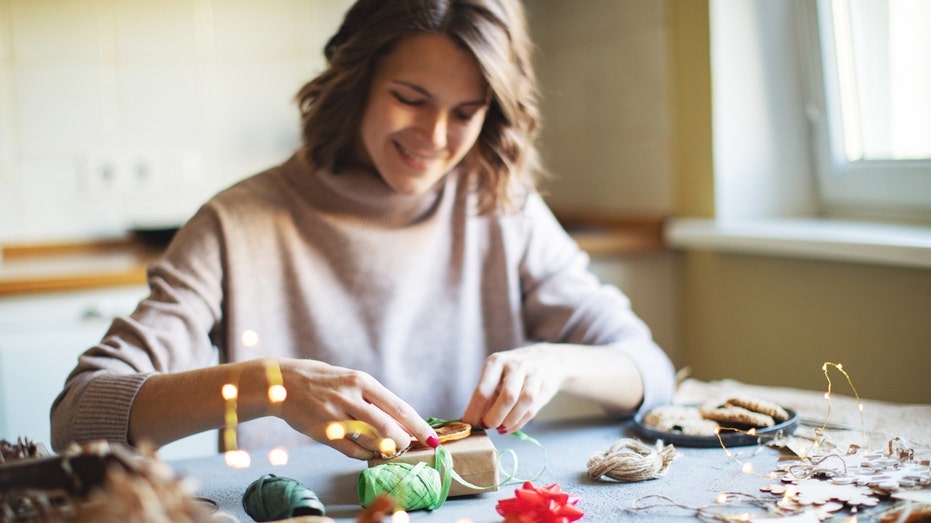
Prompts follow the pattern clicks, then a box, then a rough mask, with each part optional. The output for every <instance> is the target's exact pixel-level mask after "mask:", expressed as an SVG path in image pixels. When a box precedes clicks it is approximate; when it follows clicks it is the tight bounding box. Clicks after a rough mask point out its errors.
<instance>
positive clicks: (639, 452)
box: [588, 438, 677, 483]
mask: <svg viewBox="0 0 931 523" xmlns="http://www.w3.org/2000/svg"><path fill="white" fill-rule="evenodd" d="M676 456H677V455H676V449H675V447H673V446H672V445H666V446H665V447H663V446H662V442H661V441H657V442H656V447H655V448H653V447H650V446H648V445H646V444H645V443H643V442H641V441H640V440H637V439H633V438H624V439H619V440H617V441H616V442H614V444H612V445H611V447H610V448H609V449H608V450H606V451H604V452H602V453H600V454H595V455H594V456H592V457H591V458H589V460H588V475H589V477H591V478H592V479H594V480H600V479H601V478H603V477H605V476H607V477H609V478H611V479H614V480H617V481H621V482H624V483H634V482H638V481H646V480H650V479H656V478H660V477H662V476H664V475H665V474H666V471H667V470H668V469H669V464H670V463H672V461H673V460H674V459H676Z"/></svg>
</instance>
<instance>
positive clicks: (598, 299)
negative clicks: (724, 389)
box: [520, 195, 675, 410]
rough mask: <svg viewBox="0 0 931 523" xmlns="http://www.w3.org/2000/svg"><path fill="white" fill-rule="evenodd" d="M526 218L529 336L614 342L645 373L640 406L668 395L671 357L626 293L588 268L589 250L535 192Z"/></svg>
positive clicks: (525, 298) (524, 276)
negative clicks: (565, 227) (563, 225)
mask: <svg viewBox="0 0 931 523" xmlns="http://www.w3.org/2000/svg"><path fill="white" fill-rule="evenodd" d="M524 218H525V220H526V222H525V227H524V235H525V237H524V241H525V244H524V245H525V250H524V253H523V259H522V260H521V276H520V277H521V288H522V293H523V296H522V298H523V303H524V309H523V311H524V312H523V313H524V322H525V325H526V327H527V335H528V338H530V339H532V340H540V341H549V342H555V343H570V344H582V345H610V346H613V347H616V348H617V349H618V350H621V351H623V352H624V353H625V354H626V355H627V356H628V357H629V358H630V359H631V360H632V361H633V363H634V365H635V366H636V367H637V370H638V371H639V373H640V376H641V377H642V379H643V384H644V390H643V402H642V403H641V405H640V409H641V410H645V409H649V408H652V407H653V406H655V405H658V404H662V403H668V402H670V401H672V399H673V393H674V389H675V371H674V368H673V366H672V363H671V362H670V360H669V358H668V356H667V355H666V353H665V352H664V351H663V350H662V349H661V348H660V347H659V346H658V345H657V344H656V343H655V342H654V341H653V337H652V333H651V332H650V329H649V328H648V327H647V325H646V324H645V323H644V322H643V321H642V320H641V319H640V318H639V317H638V316H637V315H636V314H635V313H634V311H633V310H632V308H631V303H630V300H629V299H628V297H627V296H626V295H625V294H624V293H623V292H621V290H620V289H618V288H617V287H615V286H613V285H607V284H603V283H602V282H601V281H600V280H599V279H598V278H597V276H595V274H594V273H592V272H591V270H590V269H589V262H590V259H589V256H588V255H587V254H586V253H585V252H583V251H582V250H581V249H579V247H578V245H577V244H576V243H575V241H574V240H573V239H572V238H571V237H570V236H569V234H568V233H567V232H566V231H565V230H564V229H563V228H562V226H561V225H560V224H559V222H558V221H557V220H556V218H555V217H554V216H553V214H552V212H550V210H549V209H548V208H547V207H546V204H545V203H544V202H543V200H542V199H541V198H540V197H539V196H538V195H533V196H531V197H530V198H529V199H528V201H527V204H526V207H525V213H524Z"/></svg>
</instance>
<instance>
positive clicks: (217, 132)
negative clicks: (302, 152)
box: [209, 60, 309, 179]
mask: <svg viewBox="0 0 931 523" xmlns="http://www.w3.org/2000/svg"><path fill="white" fill-rule="evenodd" d="M307 79H309V74H308V73H307V72H306V71H300V70H299V69H298V68H297V67H295V64H294V63H293V62H291V61H279V62H271V61H267V60H265V61H261V62H254V63H251V64H238V65H236V66H218V67H217V76H216V86H217V87H216V92H215V94H214V96H215V100H216V104H215V108H216V113H215V114H213V115H211V119H210V121H211V128H210V129H209V133H210V134H211V136H212V137H214V140H215V141H214V146H215V147H216V148H217V150H218V151H221V152H222V155H224V156H227V155H228V157H229V159H230V160H231V162H232V163H233V164H234V165H236V164H238V165H241V166H242V167H240V169H241V170H240V171H239V172H232V173H228V174H225V175H224V178H225V177H226V176H231V177H232V179H238V178H239V177H241V176H244V175H246V174H252V173H253V171H255V170H256V169H258V168H265V167H270V166H271V164H268V163H263V162H268V161H280V160H281V159H283V158H286V157H287V155H289V154H290V153H291V152H293V151H294V149H296V148H297V146H298V145H299V143H300V115H299V112H298V109H297V105H296V103H295V102H294V95H295V94H296V93H297V91H298V89H299V88H300V87H301V86H302V85H303V83H304V82H305V81H306V80H307ZM227 179H230V178H227Z"/></svg>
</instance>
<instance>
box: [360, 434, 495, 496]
mask: <svg viewBox="0 0 931 523" xmlns="http://www.w3.org/2000/svg"><path fill="white" fill-rule="evenodd" d="M443 446H444V447H446V449H447V450H448V451H449V453H450V454H451V455H452V458H453V470H454V471H456V474H459V476H460V477H461V478H462V479H464V480H465V481H467V482H469V483H471V484H472V485H475V486H476V487H485V488H481V489H475V488H472V487H469V486H467V485H463V484H462V483H460V482H458V481H456V480H455V478H454V479H453V482H452V485H451V486H450V487H449V497H457V496H469V495H472V494H481V493H483V492H491V491H495V490H498V486H497V485H498V452H497V450H496V449H495V446H494V444H493V443H492V442H491V439H490V438H489V437H488V435H487V434H485V432H484V431H473V432H472V435H470V436H469V437H467V438H463V439H460V440H456V441H451V442H449V443H444V444H443ZM434 456H435V451H434V450H433V449H423V450H412V451H409V452H406V453H404V454H401V455H400V456H398V457H396V458H391V459H371V460H369V467H374V466H376V465H381V464H382V463H387V462H389V461H400V462H404V463H411V464H415V463H420V462H421V461H423V462H426V463H427V464H428V465H430V466H433V464H434V462H433V460H434Z"/></svg>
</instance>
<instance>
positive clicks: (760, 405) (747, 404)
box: [724, 396, 789, 423]
mask: <svg viewBox="0 0 931 523" xmlns="http://www.w3.org/2000/svg"><path fill="white" fill-rule="evenodd" d="M724 404H725V405H734V406H736V407H743V408H745V409H747V410H749V411H753V412H759V413H760V414H766V415H767V416H769V417H771V418H773V420H774V421H775V422H776V423H782V422H783V421H786V420H787V419H789V413H788V412H786V409H784V408H782V407H780V406H779V405H777V404H776V403H773V402H772V401H766V400H763V399H759V398H754V397H752V396H732V397H730V398H727V399H726V400H724Z"/></svg>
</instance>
